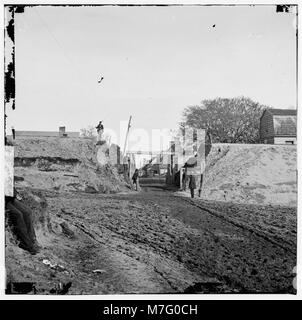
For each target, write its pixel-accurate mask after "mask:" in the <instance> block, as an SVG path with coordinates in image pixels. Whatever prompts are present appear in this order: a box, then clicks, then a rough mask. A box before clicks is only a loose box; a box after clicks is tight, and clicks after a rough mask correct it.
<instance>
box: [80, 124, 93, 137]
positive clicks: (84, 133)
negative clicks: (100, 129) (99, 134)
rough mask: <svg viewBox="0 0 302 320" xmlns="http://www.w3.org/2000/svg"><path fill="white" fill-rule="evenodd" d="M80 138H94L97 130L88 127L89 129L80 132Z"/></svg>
mask: <svg viewBox="0 0 302 320" xmlns="http://www.w3.org/2000/svg"><path fill="white" fill-rule="evenodd" d="M80 136H81V137H82V138H93V137H95V136H96V130H95V128H94V127H93V126H88V127H87V128H82V129H81V130H80Z"/></svg>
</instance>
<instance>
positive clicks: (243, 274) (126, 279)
mask: <svg viewBox="0 0 302 320" xmlns="http://www.w3.org/2000/svg"><path fill="white" fill-rule="evenodd" d="M31 191H32V192H33V194H36V195H38V196H39V197H41V198H44V199H45V200H46V202H47V207H46V209H45V212H46V213H45V214H47V216H48V218H49V221H48V226H47V230H46V229H45V230H43V229H41V230H37V237H38V241H39V243H40V245H41V250H40V252H39V253H38V254H36V255H31V254H30V253H27V252H26V251H24V250H22V249H20V248H18V247H17V246H14V245H13V240H12V239H11V235H10V233H7V237H8V238H9V241H8V240H7V247H6V271H7V278H8V281H12V282H20V281H24V282H33V283H34V286H35V293H37V294H52V293H53V294H60V293H61V294H130V293H140V294H146V293H157V294H158V293H295V290H294V287H293V279H294V277H295V274H294V273H293V268H294V267H295V265H296V210H295V208H288V207H281V206H275V207H273V206H256V205H243V204H241V205H237V204H233V203H225V202H224V203H220V202H217V201H216V202H215V201H204V200H200V199H198V198H197V199H193V200H191V199H190V198H187V197H184V196H182V195H181V194H179V193H177V192H174V191H171V190H164V189H160V188H151V187H150V188H143V189H142V190H141V192H133V191H129V192H125V193H120V194H89V193H85V192H57V191H50V190H37V189H33V190H31ZM62 225H63V227H62ZM58 226H60V228H59V227H58ZM43 260H44V262H43ZM46 260H48V261H49V262H50V263H51V264H52V266H50V265H49V264H47V263H45V261H46ZM62 288H63V289H64V288H66V290H65V291H64V290H63V291H62ZM60 290H61V291H60ZM28 293H30V294H32V293H33V291H29V292H28Z"/></svg>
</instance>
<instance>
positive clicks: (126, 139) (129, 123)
mask: <svg viewBox="0 0 302 320" xmlns="http://www.w3.org/2000/svg"><path fill="white" fill-rule="evenodd" d="M131 119H132V116H130V118H129V122H128V128H127V133H126V138H125V145H124V152H123V158H124V156H125V152H126V147H127V141H128V134H129V130H130V127H131Z"/></svg>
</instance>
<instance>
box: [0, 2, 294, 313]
mask: <svg viewBox="0 0 302 320" xmlns="http://www.w3.org/2000/svg"><path fill="white" fill-rule="evenodd" d="M3 14H4V19H3V30H4V31H3V33H4V38H3V39H4V43H3V50H4V74H3V82H4V88H5V92H4V95H3V103H4V111H3V112H2V114H1V122H2V124H3V132H4V134H3V140H2V145H3V150H4V165H3V167H4V170H3V173H4V177H3V179H2V178H1V181H3V185H4V186H3V202H4V205H3V211H4V212H3V215H2V219H3V229H5V230H3V232H5V243H3V245H2V246H3V250H4V252H5V261H4V266H3V267H4V270H5V279H4V281H5V285H4V286H5V288H4V291H5V292H3V293H2V294H4V295H5V296H7V297H9V296H13V295H26V296H40V297H45V296H56V297H57V296H62V295H65V296H70V297H72V296H75V295H80V296H91V295H96V296H103V295H104V296H109V295H127V296H130V295H131V296H132V295H134V296H140V295H161V294H166V295H177V296H182V297H183V296H186V295H193V296H192V297H193V299H194V297H202V296H204V295H211V296H215V295H227V294H232V295H236V296H238V295H240V296H243V295H246V294H257V295H258V296H260V295H271V294H274V295H289V296H291V295H292V296H295V295H297V264H298V263H297V250H298V249H297V239H298V238H297V236H298V234H297V207H298V196H297V189H298V188H297V180H298V170H297V140H298V139H297V123H298V121H297V110H298V47H297V46H298V25H299V24H298V4H253V3H251V4H236V3H230V4H227V3H225V4H211V5H210V4H201V3H200V4H198V3H197V4H186V3H183V4H181V3H177V2H176V3H175V4H168V3H167V4H157V5H156V4H152V3H149V4H148V3H145V4H141V5H140V4H131V3H129V4H109V3H107V4H81V5H80V4H76V3H74V4H71V3H68V4H66V3H65V4H64V3H62V4H55V5H52V4H43V3H41V4H39V3H28V4H24V3H22V4H18V3H17V2H16V3H14V2H13V1H12V2H10V3H7V4H4V5H3ZM298 131H299V129H298ZM108 312H109V311H108ZM110 312H112V313H111V314H114V312H115V311H114V310H111V311H110ZM116 312H119V311H118V310H117V311H116Z"/></svg>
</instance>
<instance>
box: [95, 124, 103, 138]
mask: <svg viewBox="0 0 302 320" xmlns="http://www.w3.org/2000/svg"><path fill="white" fill-rule="evenodd" d="M102 122H103V121H100V122H99V124H98V125H97V126H96V127H95V128H96V131H97V133H98V139H97V141H101V140H102V135H103V132H104V126H103V124H102Z"/></svg>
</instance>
